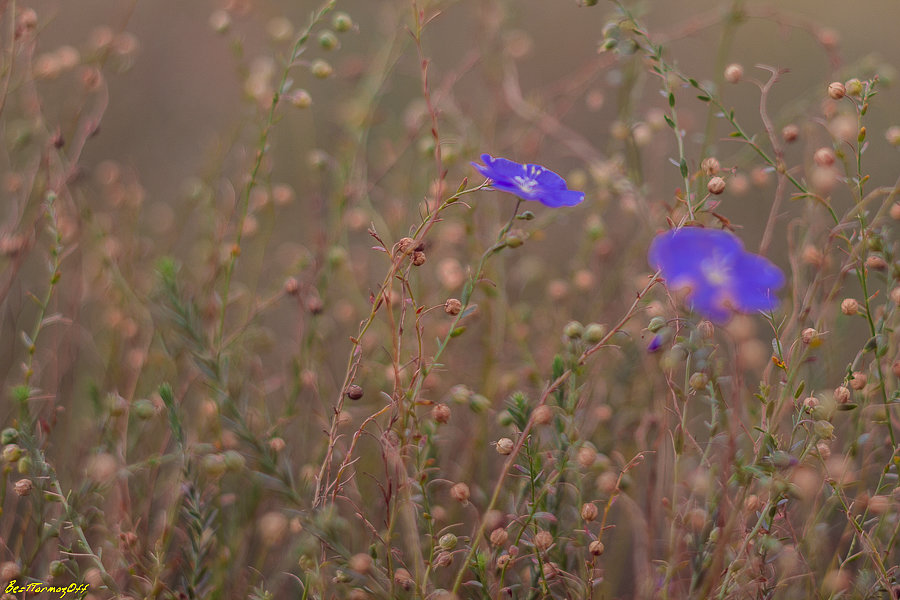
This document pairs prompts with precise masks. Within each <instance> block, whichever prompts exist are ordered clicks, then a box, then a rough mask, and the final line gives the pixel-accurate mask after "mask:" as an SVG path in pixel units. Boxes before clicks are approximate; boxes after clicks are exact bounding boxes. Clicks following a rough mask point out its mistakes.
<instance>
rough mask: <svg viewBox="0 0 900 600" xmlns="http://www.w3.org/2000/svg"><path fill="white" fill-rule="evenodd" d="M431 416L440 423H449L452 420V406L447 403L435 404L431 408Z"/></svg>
mask: <svg viewBox="0 0 900 600" xmlns="http://www.w3.org/2000/svg"><path fill="white" fill-rule="evenodd" d="M431 418H432V419H434V420H435V421H437V422H438V423H447V422H449V421H450V407H449V406H447V405H446V404H443V403H441V404H435V405H434V406H433V407H432V408H431Z"/></svg>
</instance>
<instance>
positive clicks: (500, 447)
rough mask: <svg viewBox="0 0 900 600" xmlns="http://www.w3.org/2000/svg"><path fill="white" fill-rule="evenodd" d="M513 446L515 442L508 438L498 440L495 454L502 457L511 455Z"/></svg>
mask: <svg viewBox="0 0 900 600" xmlns="http://www.w3.org/2000/svg"><path fill="white" fill-rule="evenodd" d="M515 445H516V444H515V442H513V441H512V440H511V439H509V438H506V437H505V438H500V439H499V440H497V444H496V448H497V454H502V455H504V456H506V455H508V454H511V453H512V451H513V448H514V447H515Z"/></svg>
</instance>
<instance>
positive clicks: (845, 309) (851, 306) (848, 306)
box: [841, 298, 859, 316]
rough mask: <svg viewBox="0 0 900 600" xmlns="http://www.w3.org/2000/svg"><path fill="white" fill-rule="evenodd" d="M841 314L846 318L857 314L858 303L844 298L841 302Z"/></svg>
mask: <svg viewBox="0 0 900 600" xmlns="http://www.w3.org/2000/svg"><path fill="white" fill-rule="evenodd" d="M841 312H842V313H844V314H845V315H848V316H853V315H855V314H856V313H858V312H859V302H857V301H856V300H855V299H853V298H844V300H843V301H842V302H841Z"/></svg>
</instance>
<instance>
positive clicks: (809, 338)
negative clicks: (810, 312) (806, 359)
mask: <svg viewBox="0 0 900 600" xmlns="http://www.w3.org/2000/svg"><path fill="white" fill-rule="evenodd" d="M818 339H819V332H818V331H816V330H815V329H813V328H812V327H807V328H806V329H804V330H803V331H801V332H800V341H802V342H803V343H804V344H806V345H807V346H810V345H814V344H815V342H816V341H817V340H818Z"/></svg>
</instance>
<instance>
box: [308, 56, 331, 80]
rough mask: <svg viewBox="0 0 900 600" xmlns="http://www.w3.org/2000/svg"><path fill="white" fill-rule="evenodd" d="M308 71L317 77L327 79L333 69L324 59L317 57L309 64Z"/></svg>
mask: <svg viewBox="0 0 900 600" xmlns="http://www.w3.org/2000/svg"><path fill="white" fill-rule="evenodd" d="M309 70H310V72H312V74H313V75H314V76H315V77H318V78H319V79H327V78H328V77H331V75H332V73H334V69H333V68H332V67H331V65H330V64H328V63H327V62H326V61H324V60H322V59H321V58H318V59H316V60H314V61H313V62H312V64H311V65H310V66H309Z"/></svg>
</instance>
